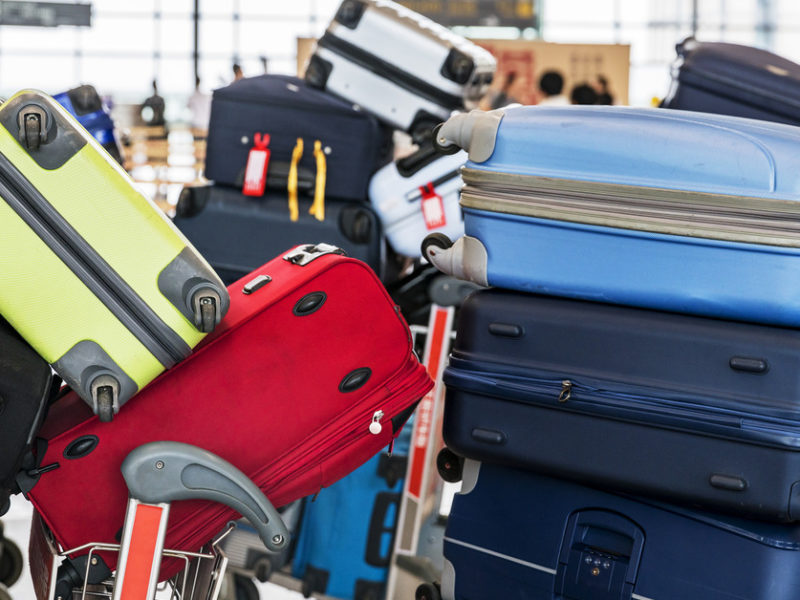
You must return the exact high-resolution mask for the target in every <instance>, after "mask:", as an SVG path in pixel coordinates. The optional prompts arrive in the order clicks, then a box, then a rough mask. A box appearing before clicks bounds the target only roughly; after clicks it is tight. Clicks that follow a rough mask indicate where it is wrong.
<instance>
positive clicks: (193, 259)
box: [0, 91, 227, 412]
mask: <svg viewBox="0 0 800 600" xmlns="http://www.w3.org/2000/svg"><path fill="white" fill-rule="evenodd" d="M23 118H24V119H26V120H25V126H23V127H21V123H22V120H23ZM0 123H2V127H0V149H2V154H1V155H0V174H1V175H0V196H2V198H3V200H4V202H2V203H0V222H2V224H3V235H2V236H0V280H1V281H0V283H1V285H0V313H2V314H3V316H4V317H5V318H6V319H8V321H9V322H10V323H11V324H12V325H13V326H14V328H15V329H16V330H17V331H19V332H20V333H21V334H22V335H23V337H25V339H26V340H27V341H28V342H29V343H30V344H31V345H32V346H33V347H34V348H36V350H37V351H38V352H39V353H40V354H41V355H42V357H44V358H45V359H46V360H47V361H48V362H49V363H51V364H52V365H53V366H54V368H55V370H56V371H57V372H58V373H59V374H60V375H61V376H62V377H63V378H64V379H65V380H66V381H67V382H68V383H69V385H70V387H72V388H73V389H74V390H75V391H76V392H78V393H79V394H80V395H81V396H82V397H83V398H84V399H85V400H86V401H87V402H89V403H90V404H93V405H94V406H95V409H96V410H97V403H98V397H99V396H103V395H104V394H101V393H98V389H100V390H101V391H102V390H103V389H105V390H106V391H111V392H113V394H108V395H105V398H106V399H107V400H108V402H107V403H105V404H104V406H105V407H106V408H108V409H109V410H108V411H107V412H110V409H111V407H112V406H111V405H112V404H113V409H114V412H116V410H118V408H119V406H120V405H121V404H123V403H124V402H125V401H127V399H128V398H130V397H131V396H132V395H133V394H134V393H136V391H137V390H139V389H141V388H142V387H144V385H146V384H147V383H148V382H149V381H151V380H152V379H153V378H154V377H156V376H157V375H158V374H159V373H161V371H163V370H164V369H165V368H168V367H171V366H172V365H174V364H175V363H177V362H178V361H180V360H182V359H183V358H185V357H186V356H187V355H188V354H189V353H190V351H191V348H192V347H193V346H194V345H196V344H197V343H198V342H199V341H200V340H201V339H202V338H203V335H204V333H202V332H201V331H199V330H198V329H203V330H205V331H209V330H210V329H211V328H213V326H214V322H213V321H214V320H215V319H214V316H215V315H214V312H216V320H217V321H218V319H219V316H220V315H221V314H224V311H225V309H226V305H227V295H226V292H225V288H224V287H223V286H222V282H221V281H219V279H218V278H217V276H216V274H215V273H214V272H213V270H212V269H211V268H210V267H209V266H208V264H207V263H206V262H205V261H204V260H203V259H202V257H200V256H199V255H198V254H197V252H196V251H195V250H194V248H192V247H191V246H190V245H189V244H188V243H187V241H186V239H185V238H184V237H183V236H181V234H180V233H179V232H178V230H177V229H176V228H175V227H174V226H173V225H172V224H171V223H170V222H169V219H167V218H166V217H165V216H164V215H163V213H161V212H160V211H159V210H158V208H157V207H156V206H155V205H154V204H153V203H152V202H151V201H150V200H148V199H147V198H145V197H144V196H143V195H142V194H141V193H139V192H138V191H136V189H135V188H134V187H133V182H132V181H131V179H130V178H129V177H128V175H127V174H125V172H124V171H122V169H121V168H120V167H119V165H117V164H116V163H114V162H113V161H111V160H110V159H109V156H108V155H107V154H106V153H105V152H104V151H102V150H101V148H100V146H99V145H98V144H97V142H96V141H95V140H94V138H92V137H91V136H90V135H88V134H87V133H86V131H85V130H84V129H83V128H81V127H80V126H78V125H77V123H75V121H74V120H73V118H72V117H71V116H70V115H69V114H68V113H67V112H66V110H64V109H63V108H62V107H61V106H60V105H59V104H58V103H57V102H55V101H54V100H52V99H51V98H49V97H47V96H45V95H44V94H41V93H39V92H33V91H23V92H20V93H19V94H17V95H15V96H14V97H13V98H11V99H10V100H8V101H7V102H6V103H4V104H3V105H2V107H1V108H0ZM26 136H28V138H29V139H28V141H27V142H25V143H26V145H27V146H28V147H29V148H31V149H30V150H27V149H26V148H25V147H23V145H22V144H21V143H20V141H19V140H26ZM206 300H208V302H209V304H208V305H206V304H203V305H202V306H203V307H206V306H210V307H215V308H216V311H212V312H211V313H210V314H211V317H212V318H211V321H210V322H204V321H203V319H200V320H198V318H199V317H202V316H203V315H206V314H207V313H206V312H205V310H203V311H201V310H200V309H201V304H200V303H201V302H203V303H205V302H206ZM111 395H113V398H109V396H111Z"/></svg>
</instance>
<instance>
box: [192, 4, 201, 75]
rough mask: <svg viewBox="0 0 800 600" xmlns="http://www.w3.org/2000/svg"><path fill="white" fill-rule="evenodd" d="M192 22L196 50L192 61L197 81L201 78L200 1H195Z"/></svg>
mask: <svg viewBox="0 0 800 600" xmlns="http://www.w3.org/2000/svg"><path fill="white" fill-rule="evenodd" d="M192 20H193V21H194V49H193V52H192V59H193V60H194V80H195V81H197V80H198V79H199V78H200V0H194V12H193V13H192Z"/></svg>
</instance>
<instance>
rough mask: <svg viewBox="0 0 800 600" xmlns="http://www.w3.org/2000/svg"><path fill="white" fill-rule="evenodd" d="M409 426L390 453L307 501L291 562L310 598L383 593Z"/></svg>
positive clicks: (370, 598)
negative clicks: (321, 595)
mask: <svg viewBox="0 0 800 600" xmlns="http://www.w3.org/2000/svg"><path fill="white" fill-rule="evenodd" d="M411 428H412V426H411V423H409V424H408V426H407V427H406V428H405V429H404V430H403V433H402V434H401V435H400V436H399V437H398V438H397V441H396V443H395V444H394V448H393V451H392V454H387V453H381V454H379V455H377V456H374V457H372V458H371V459H370V460H369V461H368V462H367V463H365V464H363V465H362V466H360V467H359V468H358V469H356V470H355V471H353V472H352V473H350V474H349V475H348V476H347V477H345V478H343V479H341V480H340V481H337V482H336V483H335V484H333V485H332V486H331V487H329V488H325V489H323V490H320V492H319V494H317V495H316V497H315V498H313V499H311V500H310V501H308V502H306V507H305V512H304V514H303V522H302V524H301V526H300V537H299V538H298V540H297V550H296V552H295V557H294V560H293V562H292V576H293V577H296V578H298V579H301V580H302V581H303V584H302V592H303V595H304V596H305V597H306V598H308V597H310V596H311V595H312V594H316V593H320V594H324V595H326V596H333V597H335V598H349V599H351V600H379V599H380V598H384V597H385V595H386V578H387V576H388V567H389V563H390V561H391V557H392V549H393V548H394V536H395V531H396V528H397V515H398V511H399V509H400V498H401V495H402V492H403V479H404V477H405V474H406V467H407V463H408V447H409V442H410V439H411Z"/></svg>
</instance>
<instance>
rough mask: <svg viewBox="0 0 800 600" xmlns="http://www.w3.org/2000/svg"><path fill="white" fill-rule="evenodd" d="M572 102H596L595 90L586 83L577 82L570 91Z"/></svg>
mask: <svg viewBox="0 0 800 600" xmlns="http://www.w3.org/2000/svg"><path fill="white" fill-rule="evenodd" d="M569 97H570V100H571V101H572V104H597V92H596V91H595V90H594V88H593V87H592V86H590V85H589V84H588V83H579V84H578V85H576V86H575V87H574V88H572V92H570V95H569Z"/></svg>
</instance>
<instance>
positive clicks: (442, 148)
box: [433, 123, 461, 154]
mask: <svg viewBox="0 0 800 600" xmlns="http://www.w3.org/2000/svg"><path fill="white" fill-rule="evenodd" d="M442 125H444V123H440V124H439V125H437V126H436V127H434V128H433V147H434V149H435V150H436V151H437V152H438V153H439V154H455V153H456V152H458V151H460V150H461V148H459V147H458V146H456V145H455V144H451V143H442V142H443V140H442V138H440V137H439V131H440V130H441V129H442Z"/></svg>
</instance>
